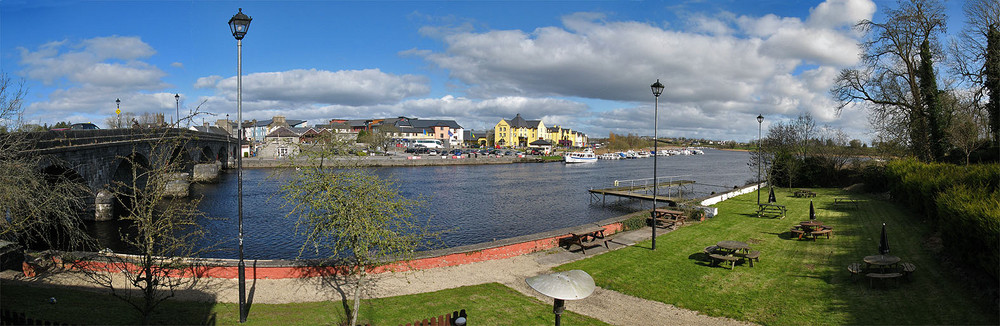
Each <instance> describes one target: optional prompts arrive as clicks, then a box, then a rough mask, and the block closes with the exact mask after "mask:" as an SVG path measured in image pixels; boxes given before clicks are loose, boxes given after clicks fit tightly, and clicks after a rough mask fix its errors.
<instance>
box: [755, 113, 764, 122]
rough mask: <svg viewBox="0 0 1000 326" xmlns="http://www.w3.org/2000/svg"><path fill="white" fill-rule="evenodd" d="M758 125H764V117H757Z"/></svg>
mask: <svg viewBox="0 0 1000 326" xmlns="http://www.w3.org/2000/svg"><path fill="white" fill-rule="evenodd" d="M757 123H764V116H762V115H758V116H757Z"/></svg>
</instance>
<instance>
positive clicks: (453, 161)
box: [233, 155, 562, 169]
mask: <svg viewBox="0 0 1000 326" xmlns="http://www.w3.org/2000/svg"><path fill="white" fill-rule="evenodd" d="M326 161H327V162H330V164H331V165H332V166H345V165H349V166H358V167H409V166H446V165H492V164H513V163H553V162H562V160H561V159H558V160H557V159H546V158H541V157H534V156H523V157H515V156H498V157H497V156H493V157H486V156H483V157H468V156H467V155H463V156H427V155H412V156H402V155H391V156H356V157H352V156H345V157H336V158H330V159H327V160H326ZM306 164H309V162H308V161H306V160H302V159H298V160H292V159H265V158H262V157H251V158H246V159H244V160H243V167H244V168H251V169H253V168H281V167H291V166H295V165H298V166H302V165H306ZM233 166H235V164H233Z"/></svg>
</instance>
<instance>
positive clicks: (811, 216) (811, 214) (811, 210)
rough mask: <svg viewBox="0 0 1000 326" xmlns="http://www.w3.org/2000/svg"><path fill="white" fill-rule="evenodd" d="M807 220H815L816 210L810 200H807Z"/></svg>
mask: <svg viewBox="0 0 1000 326" xmlns="http://www.w3.org/2000/svg"><path fill="white" fill-rule="evenodd" d="M809 219H810V220H815V219H816V209H815V208H813V201H812V199H810V200H809Z"/></svg>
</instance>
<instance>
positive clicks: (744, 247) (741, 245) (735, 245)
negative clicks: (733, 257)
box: [715, 240, 750, 252]
mask: <svg viewBox="0 0 1000 326" xmlns="http://www.w3.org/2000/svg"><path fill="white" fill-rule="evenodd" d="M715 245H716V246H719V248H722V249H726V250H729V251H731V252H736V251H749V250H750V245H748V244H747V243H746V242H742V241H734V240H724V241H719V242H718V243H716V244H715Z"/></svg>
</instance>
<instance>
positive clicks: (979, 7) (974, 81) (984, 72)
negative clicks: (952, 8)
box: [951, 0, 1000, 146]
mask: <svg viewBox="0 0 1000 326" xmlns="http://www.w3.org/2000/svg"><path fill="white" fill-rule="evenodd" d="M962 10H963V11H964V13H965V18H966V20H965V27H964V28H963V29H962V31H961V32H960V33H959V34H958V38H957V41H955V42H953V43H952V45H951V49H952V51H951V53H952V58H953V60H952V62H951V63H952V64H951V66H952V69H953V71H954V72H955V74H956V75H958V76H960V77H961V79H962V81H964V82H966V83H967V84H968V86H969V88H971V89H972V90H973V103H974V104H975V107H976V108H977V111H978V110H983V111H985V112H983V113H979V112H977V113H976V115H979V114H983V115H984V116H986V120H987V121H988V125H989V130H990V133H991V134H992V137H991V139H993V142H994V144H995V146H1000V2H997V1H996V0H966V1H965V5H964V6H963V7H962ZM984 97H985V98H988V99H989V101H986V102H985V103H983V102H984V101H983V98H984ZM977 120H978V119H977Z"/></svg>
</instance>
